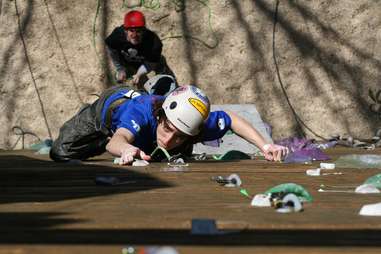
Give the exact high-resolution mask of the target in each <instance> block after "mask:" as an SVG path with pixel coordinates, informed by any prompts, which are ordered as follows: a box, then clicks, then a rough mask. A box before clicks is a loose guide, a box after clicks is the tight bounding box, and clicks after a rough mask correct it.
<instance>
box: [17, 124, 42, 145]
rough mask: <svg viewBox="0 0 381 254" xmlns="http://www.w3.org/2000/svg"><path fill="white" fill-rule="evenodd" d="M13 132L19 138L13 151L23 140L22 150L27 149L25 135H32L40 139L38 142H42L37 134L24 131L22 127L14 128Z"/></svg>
mask: <svg viewBox="0 0 381 254" xmlns="http://www.w3.org/2000/svg"><path fill="white" fill-rule="evenodd" d="M12 132H13V133H14V134H15V135H17V136H19V137H18V139H17V140H16V142H15V144H14V145H13V146H12V148H11V150H13V149H15V147H16V145H17V144H18V142H19V141H20V139H21V144H22V149H24V148H25V135H31V136H33V137H36V138H37V139H38V141H41V139H40V137H39V136H37V135H36V134H35V133H33V132H31V131H24V130H23V129H22V128H21V127H20V126H13V127H12Z"/></svg>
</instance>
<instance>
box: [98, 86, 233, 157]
mask: <svg viewBox="0 0 381 254" xmlns="http://www.w3.org/2000/svg"><path fill="white" fill-rule="evenodd" d="M132 91H133V90H129V89H127V88H126V89H125V90H121V91H118V92H116V93H114V94H112V95H111V96H110V97H109V98H108V99H107V100H106V101H105V104H104V107H103V109H102V124H104V121H105V115H106V112H107V109H108V107H109V106H110V104H111V103H112V102H113V101H115V100H117V99H119V98H122V97H124V96H127V97H133V98H131V99H129V100H126V102H124V103H122V104H121V105H120V106H118V107H116V108H115V109H114V111H113V114H112V121H111V131H112V132H115V131H116V130H117V129H119V128H126V129H127V130H129V131H130V132H131V133H132V134H133V135H134V142H133V143H132V145H134V146H136V147H138V148H139V149H141V150H143V151H144V152H145V153H147V154H149V153H151V152H152V151H153V150H154V149H155V148H156V129H157V125H158V123H157V119H156V117H155V116H154V110H155V108H154V107H155V104H157V103H159V102H161V101H164V99H165V97H163V96H157V95H140V94H138V93H136V92H135V93H132ZM230 127H231V118H230V117H229V115H228V114H227V113H225V112H224V111H215V112H211V113H210V114H209V117H208V119H207V120H206V122H205V125H204V129H203V132H202V137H201V141H211V140H215V139H219V138H222V137H223V136H224V135H225V133H226V132H227V131H228V130H230Z"/></svg>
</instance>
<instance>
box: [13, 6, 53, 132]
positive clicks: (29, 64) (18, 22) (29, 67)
mask: <svg viewBox="0 0 381 254" xmlns="http://www.w3.org/2000/svg"><path fill="white" fill-rule="evenodd" d="M15 10H16V16H17V24H18V30H19V34H20V38H21V42H22V45H23V49H24V55H25V59H26V62H27V65H28V69H29V72H30V76H31V78H32V83H33V85H34V88H35V90H36V93H37V98H38V101H39V103H40V107H41V112H42V115H43V117H44V121H45V125H46V128H47V130H48V134H49V137H50V138H51V139H52V133H51V131H50V127H49V123H48V120H47V117H46V114H45V109H44V104H43V103H42V100H41V96H40V92H39V91H38V88H37V84H36V79H35V78H34V75H33V71H32V66H31V63H30V60H29V55H28V51H27V47H26V43H25V40H24V35H23V33H22V29H21V21H20V13H19V11H18V8H17V0H15Z"/></svg>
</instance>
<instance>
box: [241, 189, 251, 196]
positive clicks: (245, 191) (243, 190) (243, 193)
mask: <svg viewBox="0 0 381 254" xmlns="http://www.w3.org/2000/svg"><path fill="white" fill-rule="evenodd" d="M239 192H240V193H241V194H242V195H244V196H245V197H248V198H251V197H250V195H249V193H248V192H247V190H246V189H241V190H240V191H239Z"/></svg>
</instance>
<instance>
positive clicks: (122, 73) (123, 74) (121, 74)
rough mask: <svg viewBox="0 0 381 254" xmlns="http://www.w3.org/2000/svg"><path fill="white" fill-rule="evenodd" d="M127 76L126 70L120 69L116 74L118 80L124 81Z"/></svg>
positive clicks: (119, 81)
mask: <svg viewBox="0 0 381 254" xmlns="http://www.w3.org/2000/svg"><path fill="white" fill-rule="evenodd" d="M126 78H127V74H126V71H125V70H119V71H118V72H117V74H116V82H118V83H123V82H124V81H125V80H126Z"/></svg>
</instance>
